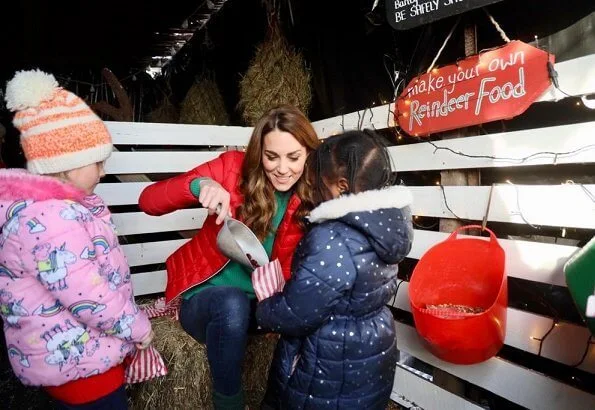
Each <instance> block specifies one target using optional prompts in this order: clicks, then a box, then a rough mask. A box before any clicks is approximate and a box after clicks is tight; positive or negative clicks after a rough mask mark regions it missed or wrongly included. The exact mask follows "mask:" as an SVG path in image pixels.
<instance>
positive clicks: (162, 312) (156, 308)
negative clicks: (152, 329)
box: [140, 297, 181, 320]
mask: <svg viewBox="0 0 595 410" xmlns="http://www.w3.org/2000/svg"><path fill="white" fill-rule="evenodd" d="M180 303H181V298H176V299H174V300H172V301H171V302H170V303H169V304H166V303H165V298H164V297H160V298H159V299H157V300H155V302H154V303H153V304H150V305H143V306H141V307H140V308H141V309H142V311H143V312H145V313H146V314H147V316H149V319H152V318H154V317H163V316H171V317H172V318H174V319H175V320H178V313H179V310H180Z"/></svg>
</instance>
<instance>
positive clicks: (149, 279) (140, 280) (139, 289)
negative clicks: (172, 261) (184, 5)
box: [131, 270, 167, 296]
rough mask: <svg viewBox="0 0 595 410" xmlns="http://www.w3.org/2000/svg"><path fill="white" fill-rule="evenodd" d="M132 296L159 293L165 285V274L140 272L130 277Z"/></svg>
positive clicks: (163, 272) (164, 272)
mask: <svg viewBox="0 0 595 410" xmlns="http://www.w3.org/2000/svg"><path fill="white" fill-rule="evenodd" d="M131 281H132V289H133V291H134V296H142V295H150V294H153V293H161V292H163V291H164V289H165V285H166V284H167V272H166V271H164V270H160V271H153V272H142V273H135V274H133V275H131Z"/></svg>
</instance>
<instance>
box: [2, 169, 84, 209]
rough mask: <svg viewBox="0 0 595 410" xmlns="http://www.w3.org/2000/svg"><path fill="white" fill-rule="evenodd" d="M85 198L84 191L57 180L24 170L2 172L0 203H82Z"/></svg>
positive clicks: (5, 170) (4, 170)
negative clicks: (21, 201)
mask: <svg viewBox="0 0 595 410" xmlns="http://www.w3.org/2000/svg"><path fill="white" fill-rule="evenodd" d="M85 196H86V194H85V192H84V191H82V190H80V189H78V188H76V187H75V186H73V185H70V184H66V183H64V182H62V181H60V180H58V179H57V178H53V177H47V176H43V175H35V174H31V173H30V172H28V171H25V170H23V169H3V170H0V202H3V201H14V200H18V199H29V200H33V201H47V200H50V199H70V200H73V201H77V202H80V201H81V200H83V199H84V198H85Z"/></svg>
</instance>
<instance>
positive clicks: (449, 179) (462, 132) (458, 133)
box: [434, 24, 480, 395]
mask: <svg viewBox="0 0 595 410" xmlns="http://www.w3.org/2000/svg"><path fill="white" fill-rule="evenodd" d="M476 33H477V29H476V26H475V24H472V25H469V26H467V27H465V57H469V56H472V55H474V54H477V35H476ZM470 135H471V132H470V129H468V128H461V129H458V130H455V131H453V132H451V133H445V135H444V136H443V139H452V138H461V137H468V136H470ZM479 182H480V175H479V170H447V171H441V172H440V183H441V184H442V185H479ZM445 196H446V200H447V201H448V195H445ZM455 212H456V211H455ZM453 218H454V216H453ZM461 226H463V223H462V222H461V221H459V220H457V219H447V218H442V219H440V232H452V231H454V230H455V229H457V228H459V227H461ZM434 383H435V384H436V385H438V386H440V387H442V388H444V389H446V390H448V391H451V392H453V393H455V394H459V395H464V393H465V383H464V382H462V381H461V380H459V379H458V378H455V377H453V376H451V375H450V374H448V373H447V372H445V371H443V370H441V369H438V368H435V369H434Z"/></svg>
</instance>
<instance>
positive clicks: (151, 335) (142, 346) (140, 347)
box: [135, 330, 155, 350]
mask: <svg viewBox="0 0 595 410" xmlns="http://www.w3.org/2000/svg"><path fill="white" fill-rule="evenodd" d="M154 338H155V332H153V331H152V330H151V331H150V332H149V334H148V335H147V336H146V337H145V338H144V339H143V340H141V341H140V343H135V346H136V348H137V349H138V350H145V349H146V348H147V347H149V346H150V345H151V342H152V341H153V339H154Z"/></svg>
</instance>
